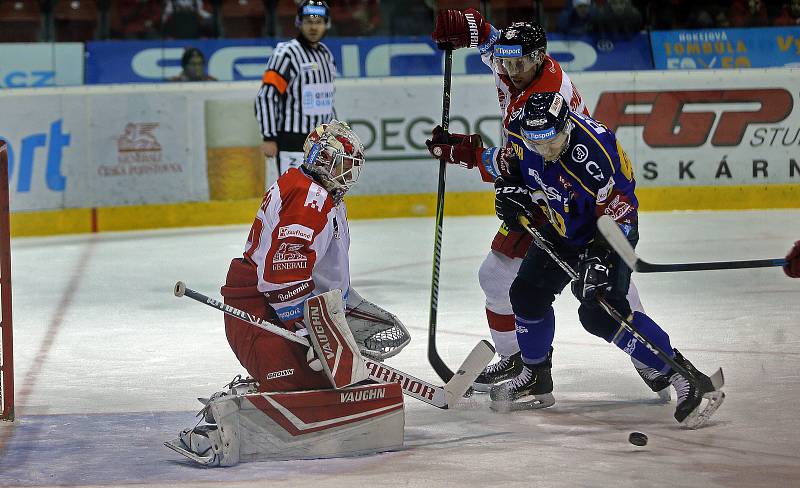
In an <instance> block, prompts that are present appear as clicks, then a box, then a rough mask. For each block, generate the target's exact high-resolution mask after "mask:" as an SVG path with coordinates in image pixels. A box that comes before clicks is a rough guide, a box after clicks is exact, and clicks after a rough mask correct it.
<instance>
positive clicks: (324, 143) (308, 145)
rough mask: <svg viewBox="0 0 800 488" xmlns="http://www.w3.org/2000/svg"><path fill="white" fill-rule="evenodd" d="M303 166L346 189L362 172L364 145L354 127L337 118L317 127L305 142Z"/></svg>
mask: <svg viewBox="0 0 800 488" xmlns="http://www.w3.org/2000/svg"><path fill="white" fill-rule="evenodd" d="M303 153H304V157H303V166H305V167H306V169H308V170H309V171H311V172H312V173H316V174H319V173H320V170H322V176H323V177H325V178H326V179H329V180H330V183H333V184H334V185H335V186H336V187H338V188H341V189H342V190H344V191H347V190H348V189H349V188H350V187H351V186H353V185H354V184H355V183H356V182H357V181H358V177H359V176H360V174H361V167H362V165H363V164H364V145H363V144H362V143H361V140H360V139H359V138H358V136H357V135H356V133H355V132H353V129H351V128H350V126H349V125H347V124H346V123H344V122H340V121H338V120H336V119H333V120H331V121H330V122H328V123H327V124H322V125H320V126H318V127H316V128H315V129H314V130H312V131H311V133H310V134H308V137H306V142H305V143H304V144H303Z"/></svg>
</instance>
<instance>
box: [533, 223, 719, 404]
mask: <svg viewBox="0 0 800 488" xmlns="http://www.w3.org/2000/svg"><path fill="white" fill-rule="evenodd" d="M518 219H519V223H520V224H522V226H523V227H524V228H525V230H526V231H528V233H529V234H530V235H531V236H532V237H533V240H534V242H535V243H536V245H537V246H538V247H539V248H540V249H542V250H543V251H544V252H545V253H547V255H548V256H550V258H551V259H552V260H553V261H554V262H555V263H556V264H557V265H558V266H559V267H560V268H561V269H563V270H564V272H565V273H567V275H569V277H570V278H571V279H572V280H576V279H578V278H579V277H578V273H577V272H576V271H575V270H574V269H572V266H570V265H569V264H568V263H567V262H566V261H564V260H563V259H562V258H561V257H560V256H559V255H558V254H557V253H556V252H555V251H554V250H553V249H552V248H551V247H550V245H548V243H547V240H546V239H545V238H544V237H542V234H541V233H540V232H539V230H538V229H536V227H534V226H533V225H531V222H530V221H529V220H528V218H527V217H525V216H524V215H522V214H520V215H519V217H518ZM614 225H616V224H614ZM596 300H597V303H599V304H600V306H601V307H603V310H605V311H606V313H607V314H608V315H610V316H611V318H613V319H614V320H616V321H617V322H618V323H619V324H620V325H622V326H623V327H624V328H625V329H626V330H627V331H628V332H630V333H631V335H633V337H634V338H635V339H636V340H637V341H639V342H641V343H642V344H644V346H645V347H646V348H647V349H649V350H650V352H652V353H653V354H655V355H656V356H658V358H659V359H660V360H662V361H664V363H666V364H668V365H669V366H670V368H672V369H673V371H675V372H677V373H679V374H680V375H681V376H683V377H684V378H686V379H687V380H688V381H689V382H691V383H692V384H693V385H694V387H695V388H697V389H698V391H700V392H701V393H702V394H706V393H710V392H713V391H716V390H718V389H720V388H721V387H722V385H723V383H724V382H725V379H724V377H723V375H722V369H718V370H717V371H716V372H715V373H714V374H713V375H711V377H709V378H708V379H706V378H698V377H697V376H695V375H694V374H693V373H692V372H690V371H689V370H687V369H686V368H684V367H683V366H681V365H680V364H678V362H676V361H675V359H674V358H673V357H672V356H671V355H669V354H667V353H666V352H664V350H663V349H661V348H660V347H658V346H657V345H656V344H653V343H652V342H650V341H649V340H648V339H647V338H646V337H644V336H643V335H642V334H641V333H639V330H638V329H637V328H636V326H635V325H633V323H631V321H630V319H628V318H627V317H623V316H622V314H620V313H619V312H618V311H617V310H616V309H615V308H614V307H613V306H611V304H610V303H608V301H606V299H605V298H603V297H597V298H596Z"/></svg>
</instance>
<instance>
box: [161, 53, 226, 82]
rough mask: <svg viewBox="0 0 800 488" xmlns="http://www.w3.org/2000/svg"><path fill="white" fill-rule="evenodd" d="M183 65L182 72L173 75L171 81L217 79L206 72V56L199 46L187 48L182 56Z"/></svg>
mask: <svg viewBox="0 0 800 488" xmlns="http://www.w3.org/2000/svg"><path fill="white" fill-rule="evenodd" d="M181 67H182V68H183V71H181V74H179V75H178V76H173V77H172V78H170V79H169V81H217V79H216V78H214V77H213V76H211V75H209V74H207V73H206V57H205V56H203V53H202V52H200V50H199V49H197V48H194V47H187V48H186V50H185V51H184V52H183V56H182V57H181Z"/></svg>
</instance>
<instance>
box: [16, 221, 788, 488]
mask: <svg viewBox="0 0 800 488" xmlns="http://www.w3.org/2000/svg"><path fill="white" fill-rule="evenodd" d="M496 227H497V221H496V219H494V218H492V217H464V218H448V219H446V220H445V223H444V238H443V243H444V248H443V255H442V256H443V262H442V274H441V284H440V300H439V321H438V322H439V327H438V330H439V334H438V348H439V351H440V353H441V354H442V356H443V358H444V359H445V361H446V362H447V364H448V365H450V367H451V368H453V367H456V366H457V365H458V364H459V363H460V362H461V360H462V359H463V358H464V357H465V355H466V354H467V353H468V352H469V350H470V349H471V348H472V346H473V345H474V344H475V343H476V342H477V341H478V340H479V339H482V338H488V332H487V328H486V324H485V314H484V309H483V296H482V293H481V290H480V287H479V285H478V282H477V270H478V267H479V265H480V263H481V260H482V259H483V256H484V255H485V254H486V252H487V250H488V247H489V243H490V241H491V238H492V236H493V234H494V231H495V229H496ZM640 230H641V235H642V238H641V241H640V245H639V247H638V249H637V250H638V251H639V254H640V255H641V256H642V257H643V258H644V259H646V260H648V261H651V262H656V263H659V262H678V261H692V260H696V261H707V260H727V259H757V258H773V257H780V256H783V255H784V254H785V252H786V251H787V250H788V248H789V247H790V246H791V243H792V242H794V241H795V240H797V239H800V211H767V212H749V211H748V212H708V213H704V212H695V213H692V212H690V213H645V214H643V215H642V217H641V228H640ZM351 232H352V238H353V244H352V250H351V255H352V256H351V261H352V272H353V286H354V287H355V288H357V289H358V290H359V292H360V293H361V294H362V295H363V296H364V297H365V298H367V299H369V300H371V301H374V302H376V303H378V304H380V305H381V306H383V307H385V308H386V309H388V310H390V311H392V312H393V313H395V314H397V315H398V316H399V317H400V318H401V319H402V320H403V321H404V323H405V324H406V325H407V326H408V327H409V329H410V331H411V333H412V337H413V339H412V342H411V344H410V345H409V346H408V347H407V348H406V349H405V350H404V351H403V352H402V353H401V354H400V355H399V356H397V357H395V358H392V359H390V360H389V361H388V362H389V364H391V365H392V366H395V367H398V368H401V369H404V370H407V371H408V372H409V373H412V374H414V375H417V376H419V377H421V378H423V379H426V380H429V381H434V382H437V383H438V382H439V381H438V379H437V378H436V375H435V373H434V372H433V371H432V369H431V368H430V366H429V365H428V363H427V360H426V339H427V336H426V331H427V322H428V307H429V303H428V301H429V296H430V276H431V254H432V242H433V220H432V219H429V218H428V219H394V220H383V221H355V222H352V223H351ZM246 235H247V228H246V227H242V226H234V227H216V228H199V229H188V230H162V231H152V232H131V233H115V234H103V235H87V236H76V237H55V238H35V239H34V238H31V239H16V240H15V241H14V242H13V285H14V334H15V341H14V342H15V344H14V346H15V347H14V349H15V351H14V353H15V368H16V384H17V388H16V394H17V410H16V411H17V416H18V419H17V421H16V422H14V423H13V424H8V423H5V424H2V425H0V486H16V485H20V486H52V485H70V486H72V485H103V486H115V485H134V484H141V485H144V486H197V485H199V484H200V483H208V482H212V481H217V482H224V483H225V486H242V487H250V486H253V487H254V486H310V484H312V483H314V482H321V483H324V484H325V486H348V487H352V486H356V487H363V488H367V487H372V486H375V487H388V486H412V487H413V486H423V487H426V488H433V487H440V486H453V487H465V486H499V487H504V486H536V485H539V486H547V487H554V488H556V487H578V486H615V487H627V486H631V487H644V486H668V487H671V488H672V487H676V486H719V487H752V486H800V417H798V415H797V408H796V405H797V402H798V400H800V327H799V326H800V318H798V317H800V280H790V279H788V278H786V277H785V276H784V275H783V273H782V272H781V271H780V270H779V269H777V268H768V269H753V270H737V271H710V272H686V273H663V274H648V275H637V276H635V279H636V282H637V284H638V286H639V289H640V293H641V296H642V300H643V303H644V306H645V308H646V310H647V311H648V313H649V314H650V315H651V316H652V317H653V318H654V319H655V320H656V321H657V322H659V323H660V324H661V325H662V326H663V327H664V328H665V329H666V330H667V331H668V332H669V333H670V334H671V337H672V342H673V344H674V345H675V346H676V347H678V348H679V349H681V351H682V352H683V353H684V354H685V355H686V356H687V357H688V358H689V359H690V360H691V361H692V362H693V363H694V364H695V366H697V367H699V368H700V369H702V370H704V371H706V372H711V371H713V369H715V368H716V367H719V366H721V367H723V368H724V370H725V377H726V381H727V383H726V388H725V389H726V392H727V394H728V398H727V400H726V402H725V404H724V405H723V406H722V407H721V408H720V410H719V411H718V412H717V414H716V415H715V417H714V418H713V421H712V423H711V424H710V425H709V426H708V427H706V428H704V429H701V430H698V431H687V430H683V429H681V428H680V427H679V426H678V425H677V423H676V422H675V421H674V420H673V418H672V413H673V408H674V404H670V405H663V404H659V403H658V402H657V401H656V396H655V394H653V393H652V392H650V391H649V390H647V389H646V388H645V386H644V384H643V383H642V382H641V380H640V379H639V378H638V376H637V375H636V373H635V371H634V369H633V367H632V366H631V364H630V362H629V360H628V358H627V357H626V356H625V355H624V354H622V353H621V352H620V351H619V350H617V349H616V348H614V347H612V346H609V345H608V344H606V343H605V342H603V341H602V340H600V339H597V338H595V337H593V336H591V335H589V334H588V333H586V332H585V331H584V330H583V329H582V327H581V326H580V324H579V323H578V321H577V314H576V308H577V301H576V300H575V299H574V298H572V296H571V295H570V294H569V292H568V291H567V292H566V293H565V294H564V295H562V296H560V297H559V298H557V300H556V304H555V307H556V317H557V326H556V329H557V330H556V339H555V354H554V357H553V363H554V365H553V380H554V382H555V391H554V394H555V396H556V402H557V403H556V405H555V406H554V407H553V408H550V409H547V410H539V411H529V412H516V413H512V414H496V413H492V412H490V411H489V410H488V408H487V407H486V399H485V397H478V398H477V399H476V402H477V407H478V408H473V409H464V410H454V411H442V410H438V409H435V408H432V407H430V406H428V405H426V404H424V403H421V402H417V401H416V400H413V399H407V400H406V405H407V413H406V423H407V427H406V448H405V449H404V450H403V451H400V452H393V453H387V454H382V455H378V456H369V457H360V458H351V459H332V460H321V461H291V462H264V463H247V464H240V465H238V466H236V467H232V468H226V469H203V468H199V467H197V466H194V465H192V464H190V462H189V461H188V460H183V459H182V458H180V456H178V455H177V454H175V453H173V452H171V451H169V450H168V449H166V448H164V447H163V446H162V445H161V444H162V442H163V441H165V440H168V439H171V438H174V437H175V435H176V434H177V433H178V431H179V430H180V429H182V428H184V427H190V426H192V425H194V423H195V421H196V419H195V417H194V414H195V412H196V411H197V409H198V407H199V406H200V404H199V403H197V401H196V400H195V398H196V397H202V396H208V395H209V394H211V393H212V392H214V391H216V390H218V389H220V388H221V387H222V386H223V385H224V384H225V383H227V382H228V381H229V380H230V379H231V378H232V377H233V376H234V375H235V374H237V373H243V369H242V368H241V367H240V366H239V364H238V362H237V361H236V359H235V357H234V356H233V353H232V352H231V351H230V350H229V348H228V345H227V342H226V340H225V334H224V330H223V328H222V316H221V315H220V313H219V312H217V311H215V310H213V309H211V308H208V307H204V306H202V305H200V304H198V303H196V302H193V301H191V300H189V299H186V298H181V299H178V298H175V297H174V296H173V295H172V286H173V285H174V283H175V282H176V281H177V280H184V281H185V282H186V283H187V285H188V286H190V287H192V288H195V289H197V290H199V291H202V292H204V293H206V294H208V295H212V296H218V293H219V287H220V285H221V284H222V281H223V280H224V277H225V272H226V270H227V266H228V262H229V260H230V259H231V258H233V257H236V256H238V255H239V253H240V252H241V249H242V246H243V243H244V241H245V238H246ZM631 431H641V432H644V433H646V434H647V435H648V437H649V444H648V445H647V446H646V447H641V448H640V447H635V446H633V445H631V444H629V443H628V442H627V438H628V433H629V432H631ZM206 486H209V485H207V484H206Z"/></svg>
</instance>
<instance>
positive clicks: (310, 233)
mask: <svg viewBox="0 0 800 488" xmlns="http://www.w3.org/2000/svg"><path fill="white" fill-rule="evenodd" d="M349 249H350V230H349V228H348V226H347V209H346V207H345V204H344V202H341V203H339V204H338V205H334V202H333V197H331V195H329V194H328V192H327V191H326V190H325V189H324V188H323V187H322V186H320V185H319V184H318V183H316V182H315V181H314V180H313V179H312V178H311V177H310V176H308V175H307V174H306V173H305V172H303V171H302V170H301V169H297V168H292V169H290V170H289V171H287V172H286V173H284V174H283V175H281V177H280V178H278V181H276V182H275V184H273V185H272V186H271V187H270V188H269V190H267V192H266V194H265V195H264V199H263V200H262V202H261V207H260V208H259V209H258V213H257V214H256V218H255V221H254V222H253V226H252V227H251V229H250V235H249V236H248V238H247V245H246V247H245V251H244V257H245V259H247V260H249V261H250V262H251V263H252V264H253V265H254V266H255V267H256V268H257V272H258V290H259V291H260V292H262V293H264V295H266V297H267V300H268V301H269V303H270V305H272V307H273V308H274V309H275V311H276V312H277V314H278V317H279V318H280V319H281V321H283V322H284V323H291V322H294V321H296V320H297V319H299V318H302V316H303V304H304V303H305V300H306V299H308V298H309V297H311V296H312V295H318V294H320V293H325V292H326V291H330V290H333V289H335V288H338V289H340V290H342V293H343V295H344V297H345V300H346V297H347V294H348V290H349V289H350V263H349V256H348V252H349Z"/></svg>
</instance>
